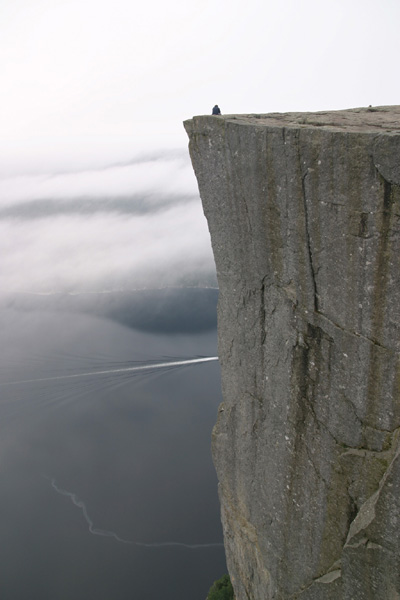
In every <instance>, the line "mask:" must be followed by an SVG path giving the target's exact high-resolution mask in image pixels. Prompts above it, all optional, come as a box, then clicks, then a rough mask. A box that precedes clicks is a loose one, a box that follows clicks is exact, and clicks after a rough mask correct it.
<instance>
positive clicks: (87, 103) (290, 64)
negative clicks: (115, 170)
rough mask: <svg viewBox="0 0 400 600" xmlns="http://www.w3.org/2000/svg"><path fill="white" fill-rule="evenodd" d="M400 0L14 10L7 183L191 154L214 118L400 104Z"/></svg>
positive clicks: (10, 13) (2, 11)
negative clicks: (195, 121)
mask: <svg viewBox="0 0 400 600" xmlns="http://www.w3.org/2000/svg"><path fill="white" fill-rule="evenodd" d="M399 22H400V3H399V2H398V0H381V2H380V3H377V2H375V1H374V0H335V1H332V0H325V1H321V0H303V1H302V2H299V1H298V0H281V1H280V2H275V1H274V2H272V1H268V0H263V1H261V0H247V2H243V0H222V1H221V0H219V1H216V0H212V1H211V0H170V1H169V2H165V0H154V1H150V2H138V1H137V0H136V1H135V2H133V1H132V0H2V2H1V4H0V40H1V42H0V44H1V53H0V72H1V80H2V110H1V112H0V131H1V137H0V163H1V164H2V173H4V172H6V173H7V172H14V171H16V170H17V171H22V172H23V171H24V170H25V169H28V170H36V169H37V170H46V168H45V167H44V165H47V168H48V169H51V168H52V167H53V165H54V166H55V167H56V166H58V167H60V165H61V164H68V162H70V163H71V165H72V166H76V165H77V164H79V162H80V161H83V163H84V164H85V165H90V164H91V163H93V164H95V163H96V162H99V163H101V162H104V161H107V160H109V159H111V160H112V159H113V158H115V159H118V158H123V157H128V156H133V155H135V154H137V153H140V152H141V151H143V150H146V149H152V148H169V147H177V146H178V147H184V146H185V145H186V137H185V133H184V131H183V128H182V124H181V123H182V121H183V120H184V119H185V118H189V117H191V116H192V115H194V114H205V113H209V112H210V110H211V108H212V106H213V105H214V104H215V103H218V104H219V105H220V106H221V109H222V111H223V112H224V113H243V112H270V111H288V110H324V109H335V108H337V109H339V108H350V107H355V106H366V105H369V104H372V105H378V104H396V103H398V102H399V98H400V80H399V77H398V75H397V60H398V56H399V50H400V36H399V35H398V24H399Z"/></svg>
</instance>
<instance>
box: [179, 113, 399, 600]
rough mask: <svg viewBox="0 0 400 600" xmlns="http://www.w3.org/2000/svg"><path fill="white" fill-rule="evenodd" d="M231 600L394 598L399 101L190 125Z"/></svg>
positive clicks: (396, 594)
mask: <svg viewBox="0 0 400 600" xmlns="http://www.w3.org/2000/svg"><path fill="white" fill-rule="evenodd" d="M185 128H186V130H187V133H188V135H189V138H190V144H189V148H190V154H191V158H192V163H193V166H194V170H195V173H196V176H197V180H198V184H199V189H200V195H201V198H202V202H203V206H204V212H205V215H206V217H207V220H208V224H209V229H210V233H211V241H212V246H213V251H214V256H215V262H216V267H217V276H218V281H219V287H220V297H219V306H218V329H219V357H220V363H221V367H222V388H223V398H224V402H223V404H222V405H221V407H220V409H219V416H218V421H217V424H216V426H215V429H214V432H213V456H214V462H215V465H216V469H217V474H218V480H219V493H220V500H221V511H222V522H223V528H224V536H225V547H226V554H227V561H228V568H229V572H230V574H231V578H232V582H233V585H234V589H235V594H236V598H237V600H270V599H274V600H289V599H291V600H294V599H301V600H317V599H318V600H341V599H346V600H367V599H370V598H371V599H372V598H373V599H382V600H392V599H399V598H400V568H399V565H400V535H399V526H400V445H399V432H400V362H399V350H400V336H399V333H400V302H399V300H400V266H399V256H400V107H399V106H395V107H379V108H369V109H368V108H366V109H354V110H348V111H335V112H323V113H313V114H311V113H292V114H269V115H238V116H233V115H231V116H222V117H211V116H201V117H194V118H193V119H191V120H189V121H186V122H185Z"/></svg>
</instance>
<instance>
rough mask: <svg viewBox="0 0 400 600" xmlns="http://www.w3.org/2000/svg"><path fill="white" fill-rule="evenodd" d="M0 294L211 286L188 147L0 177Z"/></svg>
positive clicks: (209, 258)
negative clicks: (90, 166)
mask: <svg viewBox="0 0 400 600" xmlns="http://www.w3.org/2000/svg"><path fill="white" fill-rule="evenodd" d="M0 194H1V197H2V203H1V207H0V277H1V279H2V282H3V285H2V294H3V295H8V296H9V295H10V294H11V295H12V294H16V293H26V292H29V293H37V294H51V293H60V292H62V293H82V292H93V291H104V290H108V291H112V290H119V291H120V290H135V289H140V288H144V287H146V288H148V287H154V288H163V287H167V286H182V285H203V286H215V284H216V282H215V267H214V261H213V257H212V252H211V247H210V241H209V234H208V230H207V226H206V222H205V219H204V216H203V213H202V208H201V202H200V199H199V196H198V192H197V188H196V182H195V179H194V177H193V172H192V169H191V165H190V162H189V159H188V157H187V155H183V154H182V153H170V154H168V153H166V155H165V156H162V155H159V156H157V157H154V156H153V157H151V158H146V157H143V158H142V159H141V160H136V161H135V162H131V163H128V164H123V165H110V166H109V167H104V168H100V169H97V170H95V169H91V170H79V171H75V172H68V173H46V174H41V175H39V174H36V175H27V176H24V177H21V176H16V177H7V178H3V179H2V180H1V181H0Z"/></svg>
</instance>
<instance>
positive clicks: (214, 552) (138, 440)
mask: <svg viewBox="0 0 400 600" xmlns="http://www.w3.org/2000/svg"><path fill="white" fill-rule="evenodd" d="M189 169H190V165H189V164H188V159H186V158H185V157H184V155H183V154H179V153H178V154H177V153H176V152H173V153H170V154H168V153H166V156H165V157H163V156H162V155H159V156H153V157H151V158H148V157H147V158H146V157H144V158H143V159H142V160H136V161H134V162H131V163H126V164H120V165H116V166H115V165H112V164H111V165H110V167H109V168H101V169H98V171H96V169H91V170H89V171H87V170H85V169H84V168H82V169H81V170H79V171H78V170H76V171H73V172H68V173H60V174H57V173H53V174H45V175H37V174H35V175H32V174H28V175H27V176H26V177H24V176H20V175H19V176H18V177H14V176H13V177H8V178H7V177H5V178H3V179H2V180H1V181H0V189H1V195H0V197H1V204H0V234H1V235H0V246H1V247H0V276H1V279H2V282H4V285H2V289H1V295H0V335H1V348H2V350H1V358H2V360H1V365H0V451H1V456H2V460H1V461H0V483H1V490H2V494H0V512H1V514H2V515H3V519H2V520H1V522H0V530H1V534H2V539H3V542H4V543H3V544H2V546H1V549H0V560H1V561H2V565H3V575H2V578H1V580H0V597H1V598H2V599H5V600H9V599H10V600H20V599H21V600H22V599H23V600H25V599H26V598H49V599H51V600H61V599H62V600H64V599H65V600H67V599H68V600H70V599H71V598H74V599H78V600H80V599H82V600H83V599H85V600H86V599H87V598H96V599H100V600H101V599H104V600H106V599H107V600H108V599H109V598H113V599H115V600H125V599H128V598H129V599H130V598H149V600H152V599H153V598H154V599H156V598H159V597H163V598H166V599H167V600H168V599H171V600H172V599H174V600H175V599H176V598H185V597H187V596H188V594H189V595H190V598H191V599H193V600H197V599H198V600H204V598H205V596H206V594H207V590H208V588H209V587H210V586H211V584H212V582H213V580H214V579H216V578H218V577H220V576H221V575H222V574H223V573H224V572H225V570H226V566H225V559H224V551H223V547H222V533H221V527H220V518H219V505H218V499H217V482H216V476H215V473H214V468H213V465H212V461H211V455H210V438H211V429H212V427H213V425H214V423H215V419H216V413H217V407H218V404H219V402H220V400H221V398H220V384H219V365H218V361H217V360H215V359H216V357H217V349H216V317H215V314H216V301H217V290H216V282H215V271H214V263H213V259H212V253H211V249H210V243H209V237H208V232H207V226H206V223H205V220H204V217H203V215H202V211H201V205H200V200H199V198H198V196H197V192H196V188H195V185H193V180H191V178H190V177H191V176H190V175H189ZM205 359H206V360H205ZM209 359H210V360H209ZM211 359H212V360H211Z"/></svg>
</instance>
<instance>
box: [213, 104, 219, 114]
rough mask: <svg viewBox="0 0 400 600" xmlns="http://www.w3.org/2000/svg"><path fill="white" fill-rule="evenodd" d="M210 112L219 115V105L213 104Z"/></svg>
mask: <svg viewBox="0 0 400 600" xmlns="http://www.w3.org/2000/svg"><path fill="white" fill-rule="evenodd" d="M211 114H213V115H220V114H221V111H220V109H219V106H218V104H216V105H215V106H214V108H213V109H212V113H211Z"/></svg>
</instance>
